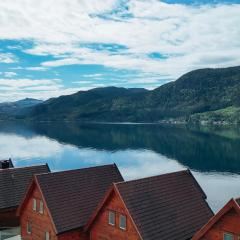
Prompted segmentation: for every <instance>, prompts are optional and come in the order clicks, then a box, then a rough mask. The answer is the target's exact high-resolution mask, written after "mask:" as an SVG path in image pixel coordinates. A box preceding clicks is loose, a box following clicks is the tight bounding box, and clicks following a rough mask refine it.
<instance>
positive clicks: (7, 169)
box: [0, 163, 48, 172]
mask: <svg viewBox="0 0 240 240" xmlns="http://www.w3.org/2000/svg"><path fill="white" fill-rule="evenodd" d="M41 166H48V164H47V163H45V164H39V165H31V166H22V167H12V168H5V169H0V171H4V172H6V171H10V170H18V169H26V168H33V167H41Z"/></svg>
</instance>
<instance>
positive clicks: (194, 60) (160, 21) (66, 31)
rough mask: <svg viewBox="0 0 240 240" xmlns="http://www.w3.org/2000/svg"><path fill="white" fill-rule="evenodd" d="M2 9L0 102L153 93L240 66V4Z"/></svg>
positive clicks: (182, 0)
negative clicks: (209, 70) (101, 91)
mask: <svg viewBox="0 0 240 240" xmlns="http://www.w3.org/2000/svg"><path fill="white" fill-rule="evenodd" d="M0 9H1V17H0V102H3V101H13V100H18V99H22V98H25V97H34V98H41V99H47V98H50V97H57V96H59V95H62V94H71V93H74V92H76V91H79V90H87V89H91V88H94V87H103V86H113V85H114V86H119V87H145V88H148V89H153V88H156V87H158V86H160V85H162V84H164V83H167V82H169V81H173V80H175V79H177V78H178V77H179V76H181V75H182V74H184V73H186V72H188V71H191V70H194V69H198V68H205V67H228V66H235V65H240V41H239V40H240V28H239V25H240V14H239V12H240V0H224V1H222V0H201V1H197V0H165V1H159V0H105V1H99V0H72V1H68V0H59V1H54V0H42V1H38V0H18V1H15V0H8V1H0Z"/></svg>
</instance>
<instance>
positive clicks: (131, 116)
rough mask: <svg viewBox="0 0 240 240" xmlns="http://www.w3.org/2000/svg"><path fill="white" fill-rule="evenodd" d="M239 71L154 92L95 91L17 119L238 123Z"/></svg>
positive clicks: (195, 76) (203, 73)
mask: <svg viewBox="0 0 240 240" xmlns="http://www.w3.org/2000/svg"><path fill="white" fill-rule="evenodd" d="M239 108H240V67H231V68H219V69H200V70H195V71H192V72H189V73H187V74H185V75H183V76H182V77H180V78H179V79H178V80H176V81H175V82H170V83H168V84H165V85H163V86H160V87H159V88H156V89H154V90H152V91H148V90H145V89H138V88H136V89H126V88H116V87H106V88H96V89H92V90H89V91H80V92H77V93H75V94H73V95H69V96H61V97H59V98H54V99H50V100H48V101H46V102H44V103H42V104H38V105H37V106H35V107H34V108H33V109H32V111H31V112H30V113H28V114H23V115H22V116H21V117H20V118H22V119H26V120H37V121H62V120H64V121H93V122H129V121H130V122H159V121H163V120H168V119H178V120H179V119H180V120H181V121H190V122H194V123H196V122H201V121H205V122H216V121H218V122H221V121H224V120H227V121H225V122H228V123H236V122H239Z"/></svg>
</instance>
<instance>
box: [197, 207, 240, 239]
mask: <svg viewBox="0 0 240 240" xmlns="http://www.w3.org/2000/svg"><path fill="white" fill-rule="evenodd" d="M224 233H232V234H233V235H234V240H239V237H240V216H239V214H238V213H237V212H236V211H235V210H234V209H231V210H230V211H228V212H227V213H226V214H225V215H223V216H222V217H221V218H220V219H219V220H218V221H217V222H216V223H215V224H214V225H213V226H212V227H211V228H210V229H209V230H208V231H207V232H206V233H205V234H204V236H203V237H202V238H200V239H201V240H221V239H223V235H224Z"/></svg>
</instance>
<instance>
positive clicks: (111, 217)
mask: <svg viewBox="0 0 240 240" xmlns="http://www.w3.org/2000/svg"><path fill="white" fill-rule="evenodd" d="M108 223H109V224H110V225H112V226H114V225H115V212H113V211H109V213H108Z"/></svg>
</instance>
